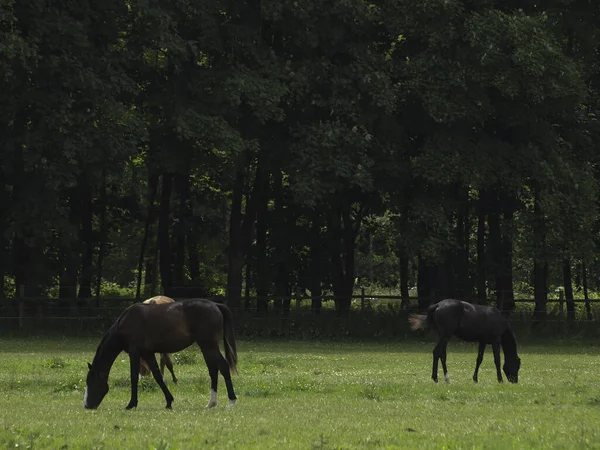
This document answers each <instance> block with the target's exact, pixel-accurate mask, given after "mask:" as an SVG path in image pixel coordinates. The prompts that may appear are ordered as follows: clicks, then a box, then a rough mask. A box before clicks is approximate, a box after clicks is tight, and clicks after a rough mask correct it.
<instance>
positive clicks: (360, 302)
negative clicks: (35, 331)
mask: <svg viewBox="0 0 600 450" xmlns="http://www.w3.org/2000/svg"><path fill="white" fill-rule="evenodd" d="M347 298H348V297H343V299H347ZM211 299H212V300H215V301H221V302H223V301H225V297H222V296H216V297H212V298H211ZM259 299H260V300H267V302H268V304H269V309H270V310H274V311H276V312H278V311H280V310H284V312H286V313H289V312H290V311H294V312H295V314H298V313H300V312H301V310H303V309H304V310H305V311H306V310H310V306H309V305H311V304H312V301H315V300H319V301H321V302H322V303H323V304H325V307H324V309H331V306H330V303H329V304H328V302H331V301H334V300H338V299H342V297H336V296H334V295H322V296H314V297H313V296H301V295H296V296H287V297H276V296H267V297H258V296H251V297H243V298H242V301H241V304H242V307H241V308H239V310H238V311H236V313H238V314H241V315H243V316H246V317H248V316H250V315H251V314H252V312H253V311H256V307H257V301H258V300H259ZM141 300H143V299H138V298H135V297H93V298H88V299H60V298H49V297H15V298H13V299H10V300H8V301H5V302H4V304H3V305H2V304H1V303H0V320H3V321H5V320H18V322H19V327H20V328H22V327H23V324H24V321H26V320H32V319H33V320H37V321H40V320H46V319H53V320H57V319H62V320H69V321H70V320H79V321H93V320H99V319H106V318H108V317H112V316H115V314H117V313H120V311H122V310H123V308H125V307H127V306H128V305H131V304H133V303H137V302H140V301H141ZM351 300H352V308H351V310H350V311H351V313H352V314H356V313H360V312H364V311H365V309H368V308H372V307H373V305H374V304H375V305H377V304H378V303H379V304H381V303H382V302H383V303H388V304H400V305H401V309H403V310H405V311H416V310H417V309H418V308H417V306H421V308H422V307H423V305H424V304H430V303H434V302H435V301H438V300H440V298H434V297H429V298H419V297H414V296H411V297H408V298H403V297H401V296H398V295H378V294H377V295H376V294H368V293H366V292H365V291H364V290H363V291H362V292H361V294H357V295H352V296H351ZM572 302H573V303H574V304H581V303H584V304H586V309H588V310H589V308H590V307H591V304H596V303H600V299H589V300H584V299H576V300H573V301H572ZM488 303H490V304H496V302H495V301H490V302H488ZM514 303H515V304H522V303H529V304H534V303H535V301H534V300H533V299H529V298H517V299H514ZM547 303H548V304H557V303H558V306H559V313H560V314H561V315H562V314H563V312H564V309H565V305H566V304H567V303H568V302H567V301H566V300H565V299H563V298H560V297H559V298H551V299H548V300H547ZM292 305H293V307H292ZM588 319H589V314H588Z"/></svg>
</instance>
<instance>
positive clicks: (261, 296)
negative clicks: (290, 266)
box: [254, 174, 270, 316]
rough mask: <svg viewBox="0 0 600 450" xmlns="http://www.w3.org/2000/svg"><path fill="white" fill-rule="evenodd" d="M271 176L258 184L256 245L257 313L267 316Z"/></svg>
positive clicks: (262, 178) (262, 179) (265, 177)
mask: <svg viewBox="0 0 600 450" xmlns="http://www.w3.org/2000/svg"><path fill="white" fill-rule="evenodd" d="M268 214H269V178H268V174H267V175H265V176H264V177H261V183H260V185H257V186H256V246H255V248H254V250H255V261H256V266H255V270H254V275H255V280H256V313H257V315H258V316H266V315H267V313H268V309H269V285H270V280H269V278H270V267H269V257H268V252H267V224H268V222H269V217H268Z"/></svg>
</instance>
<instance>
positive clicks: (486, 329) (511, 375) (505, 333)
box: [408, 298, 521, 383]
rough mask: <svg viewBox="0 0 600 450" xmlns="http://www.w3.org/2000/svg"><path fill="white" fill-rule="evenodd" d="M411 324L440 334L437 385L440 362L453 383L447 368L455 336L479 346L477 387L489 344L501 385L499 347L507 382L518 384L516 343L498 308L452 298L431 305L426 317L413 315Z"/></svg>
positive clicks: (436, 356)
mask: <svg viewBox="0 0 600 450" xmlns="http://www.w3.org/2000/svg"><path fill="white" fill-rule="evenodd" d="M408 320H409V323H410V326H411V329H413V330H418V329H419V328H426V327H427V326H429V325H431V326H433V327H434V328H435V329H436V330H437V332H438V334H439V337H440V339H439V341H438V343H437V345H436V346H435V348H434V349H433V370H432V373H431V378H432V379H433V381H435V382H436V383H437V381H438V379H437V378H438V360H440V359H441V360H442V368H443V369H444V379H445V380H446V382H447V383H448V382H449V381H450V378H449V376H448V368H447V367H446V347H447V346H448V341H449V340H450V338H451V337H452V336H453V335H454V336H458V337H459V338H461V339H462V340H463V341H467V342H479V353H478V354H477V362H476V365H475V373H474V374H473V381H474V382H475V383H477V375H478V372H479V366H480V365H481V362H482V361H483V353H484V352H485V347H486V346H487V344H491V345H492V350H493V352H494V363H495V365H496V376H497V377H498V382H500V383H502V372H500V347H502V350H503V351H504V367H503V369H504V374H505V375H506V378H508V381H510V382H511V383H517V382H518V381H519V369H520V367H521V359H520V358H519V356H518V355H517V341H516V339H515V335H514V333H513V332H512V330H511V329H510V326H509V324H508V321H507V320H506V318H505V317H504V316H503V315H502V313H501V312H500V310H498V308H496V307H494V306H485V305H472V304H471V303H467V302H463V301H460V300H454V299H450V298H449V299H446V300H442V301H440V302H439V303H435V304H433V305H431V306H430V307H429V308H428V309H427V314H411V315H410V316H409V318H408Z"/></svg>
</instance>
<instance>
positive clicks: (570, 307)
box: [563, 258, 575, 320]
mask: <svg viewBox="0 0 600 450" xmlns="http://www.w3.org/2000/svg"><path fill="white" fill-rule="evenodd" d="M563 284H564V288H565V302H566V304H567V320H575V302H574V297H573V280H572V276H571V258H565V260H564V261H563Z"/></svg>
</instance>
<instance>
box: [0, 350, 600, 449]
mask: <svg viewBox="0 0 600 450" xmlns="http://www.w3.org/2000/svg"><path fill="white" fill-rule="evenodd" d="M98 340H99V339H95V340H93V341H88V340H58V341H57V340H53V339H45V340H34V339H28V340H21V339H14V338H13V339H11V340H5V339H4V340H0V358H1V360H2V362H3V363H2V365H0V421H1V423H2V427H0V446H1V447H3V448H17V446H18V448H37V449H42V448H52V449H57V448H67V447H68V448H70V449H71V448H73V449H78V448H81V449H91V448H96V449H101V448H106V449H108V448H111V449H117V448H128V449H138V448H139V449H163V450H164V449H171V450H175V449H184V448H199V447H201V448H206V449H211V448H218V449H224V448H245V449H246V448H248V449H255V448H256V449H278V448H282V447H284V448H291V449H292V448H294V449H295V448H298V449H306V448H309V449H310V448H315V449H337V448H344V449H355V448H356V449H365V448H366V449H368V448H388V449H394V448H423V449H428V448H432V449H434V448H435V449H439V448H489V449H495V448H502V449H504V448H531V449H538V448H539V449H547V448H597V447H598V445H600V433H599V431H598V426H597V423H598V420H599V419H600V410H599V409H598V404H599V402H600V399H599V398H598V389H597V383H596V382H595V379H596V374H597V360H598V353H599V349H598V347H597V346H590V345H582V343H581V342H577V343H575V342H574V343H562V344H561V343H559V342H553V343H552V344H551V345H549V344H545V345H543V346H540V345H522V349H521V350H520V354H521V357H522V358H523V361H524V364H523V368H522V371H521V376H520V379H519V384H518V385H511V384H509V383H504V384H498V383H497V382H496V379H495V371H494V369H493V362H492V357H491V354H488V355H486V358H485V359H484V361H483V364H482V366H481V371H480V376H479V379H480V381H479V384H477V385H475V384H474V383H473V382H472V380H471V376H472V372H473V368H474V365H475V358H476V354H477V349H476V347H477V346H476V345H474V344H470V345H466V344H460V343H458V342H455V341H453V342H452V343H451V344H450V347H449V351H448V368H449V369H448V370H449V373H450V379H451V382H450V384H448V385H447V384H445V383H441V384H439V385H436V384H434V383H433V382H432V381H431V379H430V378H429V376H430V373H431V372H430V371H431V347H432V345H433V342H427V343H425V342H421V343H416V342H406V341H404V342H401V341H398V342H394V343H387V344H383V343H379V344H377V343H370V344H356V343H354V344H353V343H337V344H332V343H327V344H319V343H315V342H311V343H306V342H298V341H290V342H274V341H256V342H254V341H241V342H239V350H240V353H239V355H240V359H239V361H240V365H239V369H240V373H239V375H238V376H236V377H234V379H233V382H234V386H235V388H236V390H237V395H238V397H239V400H238V402H237V404H236V405H235V407H234V408H231V409H228V408H227V407H226V404H227V402H226V398H227V397H226V392H225V388H224V385H223V382H222V379H221V380H220V385H219V396H218V404H217V406H216V407H215V408H214V409H212V410H204V405H205V404H206V403H207V401H208V392H209V378H208V374H207V371H206V368H205V366H204V364H203V362H202V361H201V360H202V357H201V354H200V352H199V350H197V349H196V350H193V351H192V350H191V349H190V350H186V351H184V352H181V353H178V354H176V355H174V361H175V371H176V374H177V376H178V377H179V383H178V385H176V386H175V385H173V384H172V383H170V379H168V380H167V383H168V385H169V388H170V389H172V392H173V395H174V397H175V401H174V403H173V410H172V411H167V410H165V408H164V396H163V394H162V392H161V391H160V389H159V388H158V387H157V385H156V383H155V382H154V381H153V380H148V379H147V378H144V379H143V380H142V382H141V384H140V394H139V405H138V407H137V409H136V410H135V411H126V410H125V409H124V407H125V405H126V404H127V401H128V399H129V365H128V360H127V357H126V355H125V354H122V356H121V357H119V358H117V361H116V364H115V366H114V368H113V371H112V373H111V375H110V379H109V383H110V391H109V393H108V395H107V396H106V398H105V399H104V402H103V403H102V405H100V408H99V409H98V410H96V411H88V410H84V408H83V404H82V399H83V388H84V383H85V381H82V379H83V377H84V374H85V368H86V365H85V363H86V361H89V360H90V358H92V356H93V353H94V350H95V347H96V345H97V344H98Z"/></svg>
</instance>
